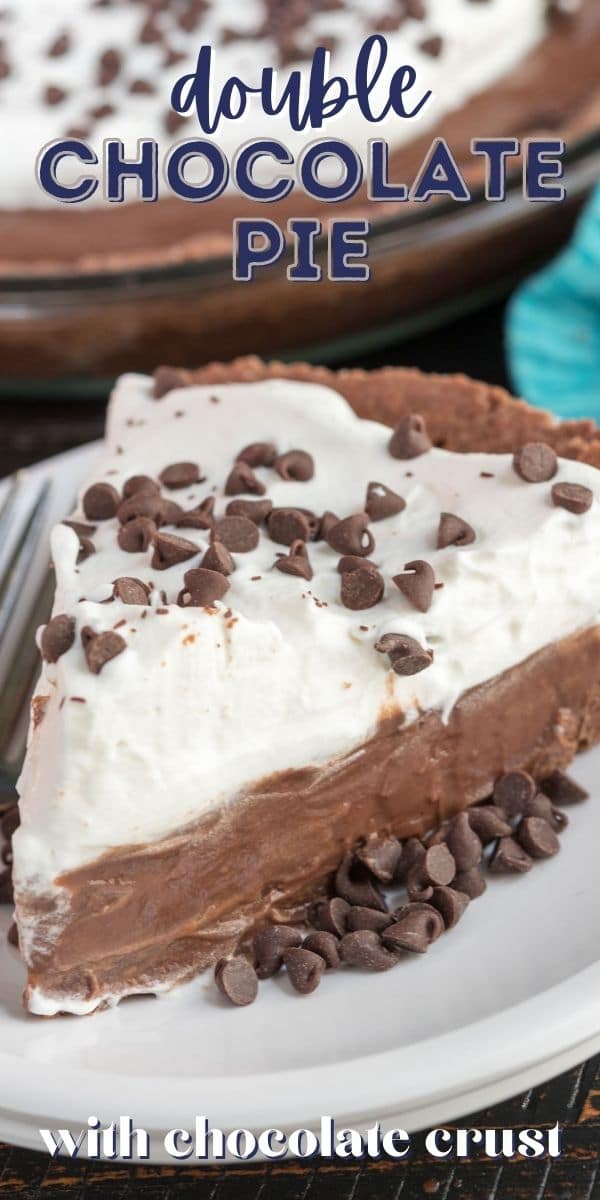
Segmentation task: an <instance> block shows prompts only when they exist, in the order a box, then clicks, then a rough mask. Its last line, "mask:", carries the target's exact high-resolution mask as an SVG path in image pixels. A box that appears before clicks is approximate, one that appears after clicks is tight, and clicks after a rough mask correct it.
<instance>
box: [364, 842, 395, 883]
mask: <svg viewBox="0 0 600 1200" xmlns="http://www.w3.org/2000/svg"><path fill="white" fill-rule="evenodd" d="M401 856H402V845H401V843H400V842H399V841H398V838H395V837H378V836H377V835H374V836H373V837H370V838H368V839H367V841H366V842H365V843H364V845H363V846H359V848H358V850H357V851H356V857H357V858H358V859H359V860H360V862H362V863H364V865H365V867H367V868H368V870H369V871H370V872H371V874H372V875H374V876H375V878H376V879H378V880H379V882H380V883H391V882H392V880H393V879H394V877H395V875H396V871H397V869H398V865H399V863H400V859H401Z"/></svg>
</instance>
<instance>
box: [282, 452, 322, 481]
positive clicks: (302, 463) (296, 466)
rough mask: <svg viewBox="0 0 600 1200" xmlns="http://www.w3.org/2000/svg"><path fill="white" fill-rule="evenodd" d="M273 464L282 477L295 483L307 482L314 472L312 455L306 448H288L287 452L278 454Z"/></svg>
mask: <svg viewBox="0 0 600 1200" xmlns="http://www.w3.org/2000/svg"><path fill="white" fill-rule="evenodd" d="M273 466H274V468H275V470H276V471H277V474H278V475H280V476H281V478H282V479H285V480H294V481H295V482H296V483H308V481H309V479H312V478H313V475H314V473H315V463H314V459H313V456H312V454H308V453H307V451H306V450H288V452H287V454H280V455H278V457H277V458H276V459H275V462H274V463H273Z"/></svg>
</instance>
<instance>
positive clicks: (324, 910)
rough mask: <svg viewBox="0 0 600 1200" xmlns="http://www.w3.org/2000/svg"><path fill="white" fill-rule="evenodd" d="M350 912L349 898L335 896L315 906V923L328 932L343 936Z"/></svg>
mask: <svg viewBox="0 0 600 1200" xmlns="http://www.w3.org/2000/svg"><path fill="white" fill-rule="evenodd" d="M349 912H350V905H349V904H348V901H347V900H342V897H341V896H335V897H334V899H333V900H321V901H320V903H319V904H317V906H316V908H315V911H314V916H313V924H314V925H316V927H317V929H323V930H324V931H325V932H326V933H334V934H335V935H336V937H343V935H344V934H345V933H346V931H347V928H348V924H347V922H348V914H349Z"/></svg>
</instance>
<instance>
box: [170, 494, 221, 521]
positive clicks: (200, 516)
mask: <svg viewBox="0 0 600 1200" xmlns="http://www.w3.org/2000/svg"><path fill="white" fill-rule="evenodd" d="M214 506H215V500H214V496H207V498H206V500H203V501H202V502H201V503H200V504H197V505H196V506H195V508H188V509H186V510H185V511H184V512H182V513H181V515H180V516H178V517H177V521H176V525H177V528H178V529H212V527H213V525H214V523H215V522H214V517H213V509H214Z"/></svg>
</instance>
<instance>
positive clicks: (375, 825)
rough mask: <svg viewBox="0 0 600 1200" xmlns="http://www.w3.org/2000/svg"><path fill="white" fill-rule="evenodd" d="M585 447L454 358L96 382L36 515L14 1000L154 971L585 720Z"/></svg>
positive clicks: (421, 820) (142, 982)
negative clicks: (66, 462)
mask: <svg viewBox="0 0 600 1200" xmlns="http://www.w3.org/2000/svg"><path fill="white" fill-rule="evenodd" d="M353 410H354V411H353ZM357 414H360V415H357ZM384 422H385V423H384ZM390 426H391V427H393V428H390ZM433 443H435V444H433ZM599 444H600V443H599V438H598V434H597V431H596V430H595V427H593V426H592V425H591V423H587V424H586V423H578V424H572V425H562V426H561V425H555V424H554V423H553V422H552V420H551V419H550V418H549V417H548V416H547V415H546V414H543V413H539V412H534V411H533V410H530V409H528V408H527V407H526V406H525V405H522V404H519V403H517V402H516V401H512V400H511V399H510V398H509V397H508V396H506V395H505V394H504V393H502V392H499V391H498V390H496V389H489V388H486V387H484V386H483V385H479V384H474V383H470V382H469V381H467V380H465V379H463V378H457V379H445V380H444V379H440V378H436V377H432V378H426V377H424V376H421V375H419V374H418V373H416V372H410V371H384V372H381V373H378V374H374V375H370V376H369V375H366V374H364V373H361V372H350V373H342V374H340V375H339V376H336V375H332V374H330V373H328V372H325V371H321V370H312V369H311V368H307V367H299V368H289V369H288V368H282V367H278V366H276V365H273V366H271V367H264V366H262V364H260V363H258V362H257V361H255V360H246V361H241V362H239V363H235V364H232V365H231V366H229V367H218V366H217V367H213V368H207V369H206V370H205V371H200V372H197V373H196V374H193V373H187V372H177V371H173V370H170V369H166V368H163V369H162V370H160V371H159V372H157V374H156V377H155V380H154V381H152V380H151V379H148V378H145V377H142V376H134V375H129V376H125V377H124V378H122V379H121V380H120V382H119V383H118V385H117V387H116V390H115V393H114V396H113V398H112V401H111V405H110V410H109V417H108V427H107V435H106V445H105V449H104V452H103V454H102V457H101V459H100V460H99V462H98V464H97V467H96V470H95V471H94V474H93V477H92V478H91V479H90V480H89V482H88V484H87V486H86V487H84V489H83V491H82V493H81V498H80V502H79V506H78V508H77V511H76V512H75V514H74V515H73V518H72V519H71V520H70V521H69V522H65V523H63V524H62V525H60V526H58V528H56V529H55V530H54V533H53V538H52V554H53V559H54V564H55V568H56V600H55V605H54V616H53V617H52V619H51V621H50V622H49V624H48V625H47V626H46V627H45V629H44V630H43V631H42V633H41V636H40V648H41V652H42V657H43V669H42V676H41V679H40V682H39V685H38V689H37V695H36V697H35V700H34V717H35V719H34V720H33V722H32V730H31V737H30V743H29V749H28V754H27V760H26V763H25V768H24V771H23V775H22V778H21V782H20V791H21V827H20V829H19V830H18V831H17V833H16V834H15V836H14V841H13V851H14V887H15V900H16V914H17V922H18V928H19V939H20V947H21V952H22V954H23V957H24V959H25V961H26V964H27V968H28V986H27V990H26V997H25V999H26V1004H27V1007H28V1008H29V1009H30V1011H31V1012H34V1013H37V1014H41V1015H52V1014H55V1013H58V1012H71V1013H88V1012H91V1011H92V1010H94V1009H95V1008H97V1007H99V1006H102V1005H106V1004H115V1003H116V1002H118V1000H119V999H120V998H122V997H123V996H125V995H129V994H132V993H140V992H160V991H162V990H165V989H167V988H169V987H171V986H172V985H173V984H175V983H177V982H179V981H181V980H184V979H187V978H189V977H191V976H193V975H194V974H196V973H197V972H199V971H200V970H202V969H203V968H205V967H206V966H207V965H209V964H210V963H213V962H214V961H215V960H217V959H219V958H220V957H222V956H223V955H224V954H227V953H230V952H231V951H233V950H234V949H235V948H236V947H238V946H239V945H240V944H241V943H243V942H244V941H245V939H247V938H248V937H249V936H250V934H251V933H252V932H253V931H254V930H256V929H257V928H260V927H261V926H262V925H263V924H264V923H265V922H268V921H272V920H275V921H282V920H285V919H286V918H288V917H289V916H290V915H293V914H294V913H297V912H298V911H301V910H302V906H303V905H304V904H305V903H306V902H307V901H309V900H313V899H314V898H315V897H316V896H318V895H319V894H320V893H321V891H322V889H323V887H324V886H325V884H326V881H327V878H328V876H329V874H330V873H331V872H332V871H333V870H334V869H335V868H336V866H337V865H338V863H339V862H340V859H341V858H342V857H343V854H344V852H345V851H346V850H347V849H348V848H350V847H353V846H355V845H356V844H357V843H358V842H359V841H360V840H361V839H364V838H366V837H367V836H368V835H370V834H372V833H376V832H378V833H379V832H392V833H394V834H396V835H398V836H400V837H405V836H407V835H410V834H419V833H423V832H424V831H425V830H427V829H429V828H431V827H432V826H433V825H434V824H436V823H437V822H439V821H440V820H441V819H443V818H445V817H447V816H448V815H450V814H453V813H455V812H457V811H459V810H461V809H463V808H464V807H466V806H467V805H470V804H472V803H474V802H476V801H478V800H481V799H482V798H483V797H485V796H486V795H488V794H489V793H490V791H491V790H492V786H493V783H494V780H495V779H496V778H497V777H498V776H499V775H501V774H502V772H503V771H506V770H508V769H512V768H517V767H519V768H526V769H527V770H528V771H530V772H531V773H532V774H533V775H534V776H536V777H542V778H543V777H545V776H548V775H549V774H550V773H551V772H552V771H554V770H556V769H560V768H563V767H564V766H566V764H567V763H568V762H569V761H570V759H571V758H572V756H573V755H574V753H575V752H576V751H577V749H578V747H580V746H582V745H586V744H589V743H590V742H593V741H595V740H596V739H597V738H598V737H599V736H600V687H599V682H600V627H599V611H600V559H599V557H598V553H597V547H598V544H599V542H600V503H599V498H600V475H599V474H598V470H597V468H596V466H595V465H590V464H591V463H594V464H595V463H598V461H599ZM556 451H559V452H565V453H566V454H567V455H568V456H569V457H570V459H571V461H568V460H567V459H566V458H562V457H557V453H556ZM585 457H587V458H588V459H589V460H590V462H589V463H588V462H584V461H574V460H575V459H582V458H585Z"/></svg>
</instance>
